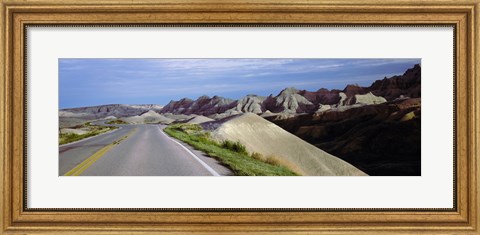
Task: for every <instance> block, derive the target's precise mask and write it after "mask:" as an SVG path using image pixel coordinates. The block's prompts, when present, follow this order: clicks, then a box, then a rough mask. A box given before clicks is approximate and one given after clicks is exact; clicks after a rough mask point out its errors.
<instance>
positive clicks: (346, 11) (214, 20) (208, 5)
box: [0, 0, 480, 234]
mask: <svg viewBox="0 0 480 235" xmlns="http://www.w3.org/2000/svg"><path fill="white" fill-rule="evenodd" d="M1 14H2V15H1V17H0V18H1V27H2V33H1V41H2V47H1V52H2V53H0V54H1V55H2V56H1V58H0V61H1V63H0V64H1V65H2V66H1V69H2V73H1V74H0V77H1V78H2V79H1V81H2V85H1V86H0V97H1V102H0V108H1V112H0V121H1V122H0V133H1V135H0V145H1V146H2V148H0V153H1V154H0V155H1V157H2V158H1V161H0V180H1V182H2V184H1V190H2V193H1V200H0V208H1V210H2V211H1V220H0V225H1V230H0V231H1V232H2V233H5V234H10V233H19V234H31V233H45V234H53V233H72V232H77V233H79V234H111V233H128V234H156V233H162V234H164V233H168V234H173V233H202V234H203V233H217V234H223V233H227V232H229V233H251V234H269V233H285V234H316V233H328V234H332V233H335V234H336V233H341V234H371V233H374V232H375V233H401V232H404V233H405V232H406V233H429V234H439V233H455V234H463V233H464V234H478V233H479V231H480V229H479V226H480V219H479V218H480V217H479V215H478V212H479V210H478V209H479V205H480V202H479V195H480V194H479V193H478V189H479V182H480V180H479V177H480V174H479V173H478V166H479V165H478V161H477V160H478V156H479V152H478V151H479V150H478V138H477V135H478V132H479V129H478V125H479V124H480V123H479V121H480V118H479V112H478V107H479V106H478V105H479V104H478V103H479V101H480V97H479V92H480V85H479V83H478V79H479V78H480V77H479V71H478V68H479V66H478V65H479V58H480V57H479V55H480V50H478V46H480V43H479V41H480V38H479V33H478V31H479V30H478V29H479V28H480V25H479V21H480V1H479V0H443V1H435V0H424V1H415V2H413V1H407V0H393V1H388V2H386V1H380V0H346V1H338V2H335V1H329V0H313V1H304V0H287V1H270V0H268V1H249V0H239V1H217V2H212V1H208V0H207V1H201V0H193V1H183V0H166V1H155V0H139V1H135V3H132V1H122V0H100V1H95V0H71V1H55V0H27V1H24V0H2V1H1ZM35 24H37V25H38V24H40V25H92V24H93V25H117V26H118V25H140V24H192V25H193V24H196V25H198V24H205V25H207V24H215V25H227V24H243V25H249V26H255V24H283V25H289V24H317V25H321V24H325V25H359V26H361V25H378V26H388V25H397V26H398V25H406V26H408V25H453V26H454V27H455V48H454V51H455V55H454V60H455V71H454V72H455V76H456V79H455V81H456V83H455V89H456V91H455V102H456V103H455V104H456V105H455V106H456V109H455V117H456V120H455V121H456V126H455V127H456V130H455V131H456V135H455V136H454V139H455V145H456V149H455V156H456V161H455V162H456V164H455V167H456V171H455V172H456V174H455V179H454V184H455V185H454V188H455V189H456V194H455V195H454V209H452V210H422V209H411V210H408V209H406V210H388V209H371V210H369V209H351V210H350V209H329V210H308V209H305V210H294V209H291V210H289V209H280V210H274V209H270V210H263V209H249V210H236V209H212V210H208V209H204V210H194V209H178V210H162V209H73V210H72V209H38V210H35V209H28V208H26V206H25V201H26V191H25V187H26V172H25V171H26V169H25V162H24V161H25V158H24V153H25V143H26V134H25V125H24V120H25V115H26V111H25V107H26V98H25V74H26V69H25V61H26V58H25V54H24V52H25V43H26V42H25V38H26V37H25V28H26V27H27V26H29V25H35Z"/></svg>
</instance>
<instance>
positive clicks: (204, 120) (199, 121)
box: [187, 116, 214, 124]
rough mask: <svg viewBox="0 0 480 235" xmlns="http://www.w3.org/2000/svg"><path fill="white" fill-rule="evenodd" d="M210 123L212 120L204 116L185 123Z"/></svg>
mask: <svg viewBox="0 0 480 235" xmlns="http://www.w3.org/2000/svg"><path fill="white" fill-rule="evenodd" d="M211 121H214V120H213V119H211V118H208V117H205V116H196V117H194V118H192V119H190V120H188V122H187V123H191V124H200V123H204V122H211Z"/></svg>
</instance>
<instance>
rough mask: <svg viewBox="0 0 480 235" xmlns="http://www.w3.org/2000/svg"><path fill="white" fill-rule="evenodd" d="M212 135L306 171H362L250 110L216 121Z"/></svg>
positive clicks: (335, 173) (321, 172)
mask: <svg viewBox="0 0 480 235" xmlns="http://www.w3.org/2000/svg"><path fill="white" fill-rule="evenodd" d="M210 126H217V125H210ZM212 135H213V137H214V138H216V139H218V140H226V139H228V140H232V141H240V142H241V143H242V144H244V145H245V146H246V147H247V150H248V151H249V152H258V153H261V154H263V155H265V156H269V155H274V156H277V157H279V158H282V159H285V160H286V161H288V162H290V163H293V164H295V165H296V166H297V167H298V168H299V169H301V170H302V171H303V172H304V173H305V174H306V175H366V174H365V173H363V172H362V171H360V170H359V169H357V168H355V167H354V166H352V165H350V164H349V163H347V162H345V161H343V160H341V159H339V158H337V157H334V156H333V155H330V154H328V153H326V152H325V151H323V150H321V149H319V148H317V147H315V146H313V145H311V144H309V143H307V142H305V141H303V140H302V139H300V138H298V137H296V136H295V135H292V134H290V133H289V132H287V131H285V130H283V129H282V128H280V127H279V126H277V125H275V124H273V123H271V122H269V121H267V120H265V119H263V118H262V117H260V116H258V115H256V114H253V113H245V114H242V115H239V116H237V117H235V118H229V119H228V120H226V121H225V122H224V123H221V124H220V125H218V127H217V128H216V129H215V130H214V131H213V132H212Z"/></svg>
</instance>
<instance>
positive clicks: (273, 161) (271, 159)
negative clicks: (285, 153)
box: [250, 152, 305, 175]
mask: <svg viewBox="0 0 480 235" xmlns="http://www.w3.org/2000/svg"><path fill="white" fill-rule="evenodd" d="M250 157H251V158H253V159H256V160H259V161H262V162H265V163H267V164H270V165H274V166H283V167H285V168H287V169H289V170H291V171H293V172H295V173H296V174H298V175H305V172H303V171H302V170H301V169H300V168H299V167H298V166H297V165H295V164H294V163H293V162H290V161H288V160H286V159H283V158H281V157H278V156H274V155H269V156H267V157H265V156H263V154H261V153H257V152H253V153H252V154H250Z"/></svg>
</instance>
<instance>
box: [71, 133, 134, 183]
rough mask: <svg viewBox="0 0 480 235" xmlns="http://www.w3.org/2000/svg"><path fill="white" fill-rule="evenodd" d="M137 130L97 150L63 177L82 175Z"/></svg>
mask: <svg viewBox="0 0 480 235" xmlns="http://www.w3.org/2000/svg"><path fill="white" fill-rule="evenodd" d="M136 130H137V128H136V127H135V129H133V130H131V131H130V132H129V133H128V134H127V135H125V136H123V137H122V138H120V139H118V140H115V141H114V142H113V143H111V144H109V145H107V146H105V147H103V148H102V149H100V150H98V151H97V152H96V153H94V154H93V155H92V156H90V157H88V158H87V159H85V161H83V162H82V163H80V164H78V165H77V166H76V167H74V168H73V169H71V170H70V171H69V172H67V173H66V174H65V176H78V175H80V174H82V172H84V171H85V170H86V169H88V168H89V167H90V166H91V165H92V164H93V163H95V162H96V161H97V160H98V159H100V158H101V157H102V156H103V155H104V154H105V153H107V152H108V151H110V149H112V148H113V147H115V145H118V144H120V142H122V141H123V140H125V139H127V138H128V137H129V136H130V135H131V134H132V133H133V132H135V131H136Z"/></svg>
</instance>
